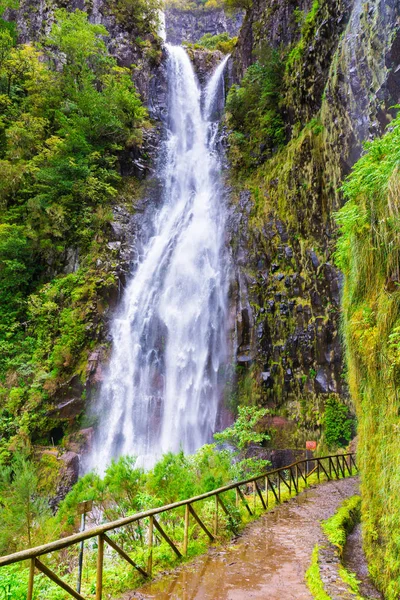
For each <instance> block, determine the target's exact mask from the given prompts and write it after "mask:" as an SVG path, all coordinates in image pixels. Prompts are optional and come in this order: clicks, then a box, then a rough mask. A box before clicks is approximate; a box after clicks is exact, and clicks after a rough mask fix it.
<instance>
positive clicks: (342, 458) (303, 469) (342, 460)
mask: <svg viewBox="0 0 400 600" xmlns="http://www.w3.org/2000/svg"><path fill="white" fill-rule="evenodd" d="M347 458H349V460H347ZM334 459H335V462H336V465H335V464H334ZM322 461H328V462H327V465H325V466H324V464H323V462H322ZM353 466H354V468H355V469H357V465H356V462H355V455H354V454H353V453H347V454H339V455H337V454H335V455H329V456H322V457H313V458H309V459H303V460H299V461H297V462H294V463H292V464H291V465H288V466H285V467H281V468H279V469H275V470H273V471H268V472H267V473H263V474H262V475H257V476H256V477H251V478H249V479H244V480H243V481H239V482H234V483H231V484H229V485H225V486H223V487H220V488H218V489H216V490H212V491H210V492H206V493H204V494H200V495H199V496H195V497H193V498H189V499H188V500H181V501H180V502H174V503H172V504H167V505H165V506H161V507H158V508H153V509H150V510H147V511H144V512H140V513H136V514H134V515H131V516H129V517H125V518H123V519H118V520H116V521H110V522H109V523H105V524H104V525H100V526H97V527H93V528H92V529H88V530H86V531H84V532H81V533H76V534H74V535H70V536H68V537H65V538H63V539H60V540H56V541H54V542H50V543H48V544H44V545H43V546H36V547H35V548H29V549H27V550H22V551H21V552H15V553H14V554H9V555H8V556H3V557H0V567H3V566H6V565H11V564H13V563H17V562H21V561H25V560H30V561H31V563H30V564H31V567H30V576H29V584H28V595H27V600H32V598H33V580H34V573H35V567H36V568H37V569H38V570H40V571H41V572H42V573H44V574H46V575H47V576H48V577H49V578H50V579H52V581H53V582H55V583H57V585H59V586H60V587H61V588H63V589H64V590H65V591H67V592H68V594H69V595H70V596H72V597H74V598H84V597H83V596H81V595H80V594H79V593H77V592H76V591H75V590H73V589H72V588H71V587H70V586H69V585H67V584H66V583H65V582H63V581H62V580H61V579H60V578H59V577H58V576H57V575H56V574H55V573H53V571H51V570H50V569H49V568H48V567H46V566H45V565H43V563H42V562H41V561H39V559H38V557H39V556H43V555H45V554H49V553H51V552H55V551H57V550H62V549H64V548H68V547H69V546H73V545H74V544H78V543H80V542H83V541H85V540H89V539H92V538H97V541H98V554H97V583H96V600H101V599H102V587H103V581H102V580H103V562H104V542H106V543H107V544H108V545H109V546H110V547H112V548H113V549H114V550H115V551H116V552H117V553H118V554H119V555H120V556H121V557H122V558H124V559H125V560H126V561H127V562H128V563H129V564H130V565H131V566H133V567H134V568H135V569H136V570H137V571H139V572H140V573H141V575H143V576H144V577H150V576H151V574H152V567H153V536H154V529H156V530H157V531H158V533H159V534H160V535H161V536H162V537H163V538H164V539H165V541H166V542H167V543H168V544H169V546H170V547H171V549H172V550H173V551H174V553H175V554H176V555H177V557H178V558H180V557H181V556H182V553H181V551H180V550H179V549H178V548H177V546H176V543H175V541H173V540H172V539H171V538H170V537H169V536H168V534H167V533H166V532H165V531H164V529H163V528H162V526H161V525H160V523H159V522H158V521H157V519H156V518H155V517H156V515H160V514H162V513H165V512H167V511H171V510H174V509H177V508H182V507H185V532H184V541H183V550H182V552H183V554H184V555H185V554H186V553H187V548H188V541H189V540H188V531H189V519H190V516H192V517H193V518H194V520H195V521H196V522H197V524H198V525H199V526H200V527H201V528H202V529H203V531H204V532H205V533H206V535H207V536H208V537H209V539H210V540H211V541H213V540H214V539H215V536H216V535H217V532H218V507H219V506H220V507H221V508H222V510H223V512H224V513H225V514H226V516H227V517H228V519H229V518H230V517H231V514H230V511H229V508H228V506H227V505H226V503H225V502H224V501H223V500H222V498H221V494H224V493H225V492H229V491H231V490H235V491H236V503H237V505H238V503H239V502H240V501H241V502H242V503H243V505H244V506H245V508H246V509H247V511H248V513H249V515H253V511H252V509H251V508H250V506H249V503H248V501H247V499H246V496H245V494H244V493H243V491H242V490H241V489H240V488H241V487H246V488H247V487H248V486H250V484H251V485H252V491H253V498H254V499H253V510H254V507H255V505H256V500H257V497H258V498H259V499H260V501H261V504H262V507H263V509H264V510H267V508H268V492H269V491H271V492H272V493H273V496H274V498H275V501H276V503H277V504H278V503H280V501H281V482H282V483H283V484H284V485H285V487H286V488H287V489H288V490H289V493H290V494H291V492H292V485H293V488H294V491H295V492H296V493H298V492H299V489H300V488H299V480H300V478H302V479H303V481H304V483H305V485H307V480H308V478H309V477H310V476H311V474H313V473H315V472H317V475H318V480H319V479H320V474H321V472H322V473H323V474H324V475H325V477H326V478H327V480H330V479H332V471H333V472H334V474H335V476H336V478H337V479H338V478H339V477H340V476H342V477H344V476H345V475H346V469H347V472H348V474H349V475H352V474H353ZM261 481H262V482H263V483H262V484H261V488H262V487H263V486H264V485H265V500H264V497H263V494H262V489H261V488H260V486H259V484H258V483H257V482H261ZM212 497H215V520H214V535H213V534H212V533H211V532H210V531H209V530H208V528H207V526H206V525H205V523H203V521H202V520H201V519H200V517H199V515H198V514H197V513H196V511H195V510H194V508H193V506H192V504H194V503H196V502H200V501H201V500H207V499H209V498H212ZM143 519H149V526H148V531H147V534H148V552H149V554H148V560H147V570H145V569H144V568H142V567H140V566H139V565H137V564H136V563H135V562H134V561H133V560H132V559H131V558H130V556H129V555H128V554H127V553H126V552H125V551H124V550H122V549H121V548H120V547H119V546H118V545H117V544H116V543H115V542H114V541H113V540H112V539H111V538H109V537H108V536H107V535H106V534H107V533H108V532H110V531H113V530H116V529H120V528H121V527H124V526H126V525H130V524H131V523H135V522H137V521H141V520H143Z"/></svg>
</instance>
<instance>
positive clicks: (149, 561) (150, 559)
mask: <svg viewBox="0 0 400 600" xmlns="http://www.w3.org/2000/svg"><path fill="white" fill-rule="evenodd" d="M153 529H154V517H153V515H152V516H151V517H150V522H149V534H148V535H149V539H148V542H147V546H148V549H149V556H148V557H147V574H148V576H149V577H151V575H152V572H153Z"/></svg>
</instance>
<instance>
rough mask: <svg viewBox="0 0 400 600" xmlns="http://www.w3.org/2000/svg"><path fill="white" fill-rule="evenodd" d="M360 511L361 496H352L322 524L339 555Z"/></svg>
mask: <svg viewBox="0 0 400 600" xmlns="http://www.w3.org/2000/svg"><path fill="white" fill-rule="evenodd" d="M360 511H361V497H360V496H353V497H352V498H349V499H348V500H345V501H344V502H343V504H342V505H341V506H340V508H339V509H338V511H337V512H336V513H335V514H334V515H333V516H332V517H330V518H329V519H327V520H326V521H324V522H323V524H322V529H323V530H324V532H325V534H326V536H327V538H328V540H329V541H330V542H331V544H333V545H334V546H336V547H337V548H338V550H339V553H340V555H342V553H343V549H344V546H345V544H346V539H347V535H348V534H349V533H350V532H351V531H352V530H353V528H354V526H355V525H356V523H358V522H359V521H360Z"/></svg>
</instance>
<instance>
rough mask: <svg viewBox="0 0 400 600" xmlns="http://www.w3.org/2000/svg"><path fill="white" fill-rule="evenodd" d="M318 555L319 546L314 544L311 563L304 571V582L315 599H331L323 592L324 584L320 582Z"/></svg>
mask: <svg viewBox="0 0 400 600" xmlns="http://www.w3.org/2000/svg"><path fill="white" fill-rule="evenodd" d="M318 557H319V546H318V545H316V546H315V547H314V550H313V553H312V557H311V565H310V567H309V569H308V571H307V573H306V582H307V585H308V587H309V590H310V592H311V593H312V595H313V597H314V598H315V599H316V600H331V597H330V596H328V594H327V593H326V592H325V589H324V584H323V583H322V579H321V573H320V570H319V563H318Z"/></svg>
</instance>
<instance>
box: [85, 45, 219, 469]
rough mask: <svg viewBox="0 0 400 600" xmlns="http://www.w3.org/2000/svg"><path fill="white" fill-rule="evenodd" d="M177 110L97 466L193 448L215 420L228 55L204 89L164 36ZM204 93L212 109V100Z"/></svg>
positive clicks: (117, 334)
mask: <svg viewBox="0 0 400 600" xmlns="http://www.w3.org/2000/svg"><path fill="white" fill-rule="evenodd" d="M166 49H167V53H168V59H167V70H168V86H169V92H168V97H169V100H168V118H167V122H166V124H165V126H166V129H167V135H166V141H165V142H164V145H163V148H162V151H161V156H162V157H163V159H160V171H161V175H160V180H161V181H160V184H161V189H162V202H161V208H160V209H159V210H158V211H155V215H154V218H153V219H152V228H151V229H152V235H151V236H149V239H148V240H147V242H146V244H145V248H144V252H143V253H142V257H141V260H140V261H139V264H138V266H137V268H136V271H135V272H134V274H133V276H132V278H131V280H130V282H129V284H128V286H127V289H126V290H125V293H124V296H123V300H122V303H121V307H120V309H119V311H118V313H117V315H116V317H115V319H114V322H113V326H112V356H111V360H110V364H109V368H108V372H107V374H106V377H105V381H104V383H103V385H102V389H101V393H100V397H99V399H98V402H97V408H96V411H97V414H98V417H99V427H98V430H97V433H96V439H95V444H94V449H93V452H92V455H91V457H90V459H89V465H88V466H89V467H90V468H97V470H98V471H99V472H103V471H104V469H105V467H106V466H107V464H108V463H109V462H110V460H111V459H112V458H116V457H118V456H119V455H122V454H130V455H135V456H136V457H137V458H138V464H140V465H142V466H144V467H145V468H150V467H152V466H153V464H154V462H155V461H156V460H157V459H158V458H159V457H160V456H161V455H162V454H163V453H165V452H167V451H179V450H180V449H181V448H182V449H183V450H184V451H185V452H187V453H192V452H194V451H196V450H197V449H198V448H199V447H200V446H201V445H203V444H204V443H207V442H209V441H210V440H211V439H212V435H213V433H214V432H215V428H216V421H217V415H218V410H219V406H220V401H221V395H222V390H223V386H224V373H223V371H224V366H225V365H226V362H227V326H226V323H227V296H228V279H229V275H228V271H229V261H228V258H227V253H226V250H225V215H226V206H225V202H224V194H223V186H222V183H221V173H220V171H221V164H220V161H219V156H218V154H219V153H218V151H217V149H216V146H215V144H216V141H215V140H216V138H217V136H216V135H215V132H216V129H217V126H216V122H215V117H214V115H213V113H215V103H216V102H217V97H218V94H221V93H223V72H224V68H225V65H226V62H227V60H228V57H227V58H226V59H225V60H224V61H223V62H222V63H221V64H220V65H219V66H218V67H217V69H216V71H215V73H214V74H213V76H212V77H211V79H210V81H209V83H208V85H207V87H206V89H205V91H204V94H203V95H204V98H203V101H202V92H201V89H200V87H199V84H198V82H197V79H196V76H195V74H194V71H193V67H192V64H191V62H190V59H189V57H188V55H187V53H186V52H185V50H184V49H183V48H182V47H178V46H171V45H168V44H167V45H166ZM202 105H203V110H202Z"/></svg>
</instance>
